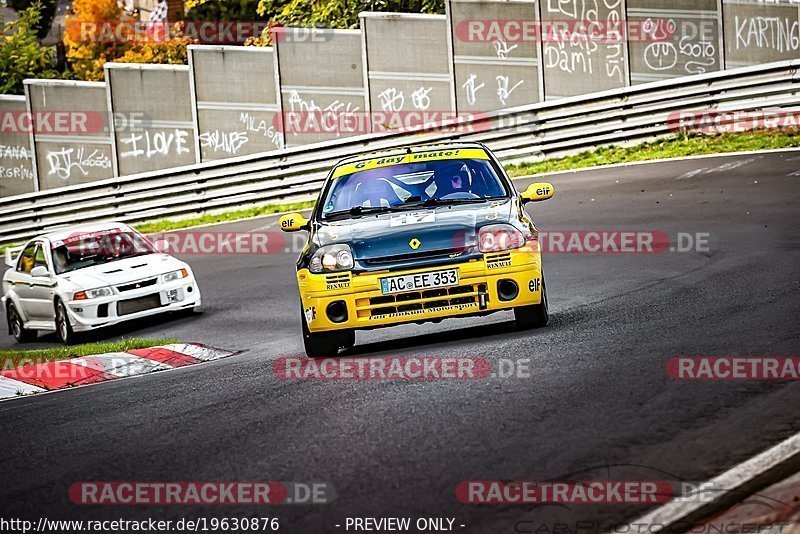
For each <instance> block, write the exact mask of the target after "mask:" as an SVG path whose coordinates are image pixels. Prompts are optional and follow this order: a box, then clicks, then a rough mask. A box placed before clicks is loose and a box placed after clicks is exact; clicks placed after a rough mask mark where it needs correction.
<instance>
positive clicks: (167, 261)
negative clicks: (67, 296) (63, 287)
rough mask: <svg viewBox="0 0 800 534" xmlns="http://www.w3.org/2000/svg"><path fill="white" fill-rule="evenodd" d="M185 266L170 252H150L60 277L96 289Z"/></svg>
mask: <svg viewBox="0 0 800 534" xmlns="http://www.w3.org/2000/svg"><path fill="white" fill-rule="evenodd" d="M184 267H186V264H185V263H183V262H182V261H180V260H177V259H175V258H173V257H172V256H170V255H169V254H148V255H146V256H135V257H133V258H126V259H124V260H116V261H111V262H108V263H104V264H102V265H94V266H92V267H84V268H83V269H78V270H76V271H70V272H68V273H64V274H62V275H59V278H61V279H62V280H64V281H67V282H70V283H72V284H74V285H76V286H79V287H80V288H82V289H96V288H98V287H104V286H116V285H119V284H126V283H130V282H135V281H137V280H144V279H147V278H152V277H154V276H158V275H160V274H164V273H168V272H170V271H177V270H178V269H182V268H184Z"/></svg>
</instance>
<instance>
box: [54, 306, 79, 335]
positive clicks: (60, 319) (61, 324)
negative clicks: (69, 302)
mask: <svg viewBox="0 0 800 534" xmlns="http://www.w3.org/2000/svg"><path fill="white" fill-rule="evenodd" d="M56 332H57V333H58V337H59V339H61V341H62V342H63V343H64V344H65V345H71V344H72V343H74V342H75V333H74V332H73V331H72V325H71V324H69V315H67V308H66V307H65V306H64V303H63V302H61V301H60V300H59V301H57V302H56Z"/></svg>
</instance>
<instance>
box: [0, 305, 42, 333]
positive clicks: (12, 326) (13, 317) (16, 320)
mask: <svg viewBox="0 0 800 534" xmlns="http://www.w3.org/2000/svg"><path fill="white" fill-rule="evenodd" d="M7 311H8V329H9V331H10V332H11V335H12V336H14V339H16V340H17V342H18V343H26V342H28V341H32V340H33V339H34V338H35V337H36V331H34V330H28V329H27V328H25V326H24V323H23V322H22V317H20V316H19V312H18V311H17V308H16V307H15V306H14V305H13V304H9V305H8V310H7Z"/></svg>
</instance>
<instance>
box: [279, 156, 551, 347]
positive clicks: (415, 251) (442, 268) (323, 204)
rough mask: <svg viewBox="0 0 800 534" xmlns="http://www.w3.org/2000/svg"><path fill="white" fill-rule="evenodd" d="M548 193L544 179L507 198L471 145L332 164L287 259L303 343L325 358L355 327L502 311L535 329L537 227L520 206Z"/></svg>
mask: <svg viewBox="0 0 800 534" xmlns="http://www.w3.org/2000/svg"><path fill="white" fill-rule="evenodd" d="M552 196H553V186H552V185H551V184H548V183H534V184H531V185H530V186H529V187H528V188H527V189H526V190H525V192H523V193H522V194H518V193H517V192H516V190H515V189H514V186H513V184H512V182H511V180H509V178H508V176H507V175H506V174H505V172H504V170H503V168H502V166H501V165H500V163H499V162H498V161H497V159H496V158H495V157H494V155H493V154H492V153H491V152H490V151H489V150H488V149H487V148H486V147H485V146H484V145H482V144H478V143H458V144H448V145H428V146H416V147H408V148H404V149H397V150H390V151H386V152H381V153H372V154H365V155H362V156H356V157H352V158H348V159H345V160H342V161H341V162H339V163H338V164H337V165H336V166H335V167H334V168H333V170H331V172H330V173H329V175H328V177H327V178H326V180H325V183H324V185H323V186H322V191H321V192H320V195H319V199H318V200H317V203H316V205H315V207H314V209H313V211H312V213H311V218H310V219H305V218H304V217H303V216H302V215H300V214H299V213H293V214H289V215H284V216H283V217H282V218H281V219H280V227H281V229H282V230H284V231H286V232H294V231H298V230H307V231H308V242H307V243H306V245H305V247H304V248H303V250H302V252H301V254H300V257H299V259H298V260H297V283H298V286H299V289H300V302H301V306H300V308H301V316H302V317H301V318H302V323H303V342H304V346H305V350H306V354H307V355H308V356H310V357H323V356H335V355H336V354H337V353H338V350H339V349H340V348H350V347H352V346H353V345H354V344H355V331H356V330H364V329H372V328H379V327H384V326H393V325H398V324H403V323H410V322H416V323H422V322H426V321H434V322H438V321H441V320H442V319H446V318H448V317H466V316H474V315H486V314H489V313H493V312H496V311H500V310H511V309H513V310H514V315H515V318H516V321H517V324H518V326H519V327H520V328H534V327H540V326H544V325H546V324H547V321H548V312H547V291H546V288H545V283H544V275H543V273H542V261H541V254H540V249H539V241H538V232H537V230H536V227H535V226H534V225H533V222H532V221H531V220H530V219H529V218H528V216H527V214H526V213H525V211H524V209H523V205H524V204H525V203H526V202H529V201H541V200H546V199H548V198H550V197H552Z"/></svg>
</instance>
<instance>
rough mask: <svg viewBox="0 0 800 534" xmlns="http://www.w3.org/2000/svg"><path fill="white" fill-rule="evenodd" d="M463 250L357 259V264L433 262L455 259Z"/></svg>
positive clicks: (452, 249)
mask: <svg viewBox="0 0 800 534" xmlns="http://www.w3.org/2000/svg"><path fill="white" fill-rule="evenodd" d="M463 252H464V249H460V248H450V249H444V250H426V251H423V252H412V253H409V254H395V255H393V256H382V257H378V258H359V260H358V261H359V262H361V263H363V264H364V265H369V266H377V265H387V264H392V263H402V262H405V261H414V260H435V259H444V258H455V257H457V256H460V255H461V254H462V253H463Z"/></svg>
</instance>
